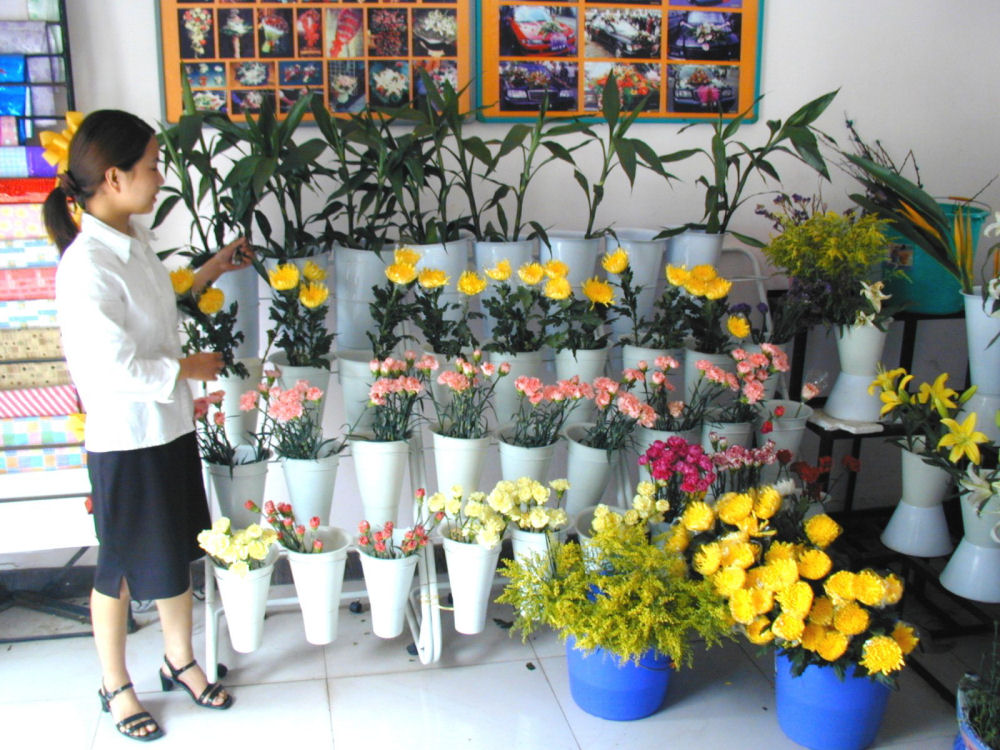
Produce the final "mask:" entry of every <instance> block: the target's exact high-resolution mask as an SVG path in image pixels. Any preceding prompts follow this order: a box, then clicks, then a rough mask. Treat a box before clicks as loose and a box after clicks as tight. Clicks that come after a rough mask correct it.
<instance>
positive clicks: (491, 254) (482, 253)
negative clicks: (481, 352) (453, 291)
mask: <svg viewBox="0 0 1000 750" xmlns="http://www.w3.org/2000/svg"><path fill="white" fill-rule="evenodd" d="M474 252H475V258H476V267H477V268H479V269H480V270H481V269H484V268H494V267H495V266H496V265H497V263H499V262H500V261H503V260H506V261H507V262H508V263H510V267H511V269H512V271H514V272H515V273H516V272H517V269H518V268H520V267H521V266H523V265H524V264H525V263H530V262H531V261H533V260H536V259H537V258H538V238H537V237H536V238H533V239H530V240H518V241H516V242H476V243H475V249H474ZM491 294H493V292H492V290H491V289H490V288H489V287H487V289H486V291H484V292H483V293H482V295H481V297H480V303H481V304H482V299H483V298H485V297H488V296H490V295H491ZM482 311H483V314H484V317H483V324H482V331H483V334H482V336H481V337H480V338H481V340H483V341H485V340H487V339H489V338H490V337H491V336H492V331H493V326H494V324H495V323H496V321H495V320H493V317H492V316H491V315H490V314H489V313H487V312H486V307H485V305H483V306H482Z"/></svg>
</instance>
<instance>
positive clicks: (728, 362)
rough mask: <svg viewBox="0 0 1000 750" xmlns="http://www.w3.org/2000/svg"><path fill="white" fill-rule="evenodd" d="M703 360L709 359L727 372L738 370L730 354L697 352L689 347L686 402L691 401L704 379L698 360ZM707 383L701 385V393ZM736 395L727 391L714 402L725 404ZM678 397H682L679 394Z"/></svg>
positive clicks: (685, 380) (686, 360)
mask: <svg viewBox="0 0 1000 750" xmlns="http://www.w3.org/2000/svg"><path fill="white" fill-rule="evenodd" d="M701 360H708V361H709V362H711V363H712V364H713V365H715V366H716V367H719V368H721V369H722V370H725V371H726V372H731V373H734V374H735V372H736V360H735V359H733V358H732V356H731V355H729V354H709V353H707V352H697V351H694V350H693V349H688V350H686V351H685V352H684V365H683V369H684V391H683V392H684V398H683V400H684V401H685V402H690V401H691V396H692V395H693V394H694V389H695V388H696V387H697V386H698V383H699V382H700V381H701V379H702V371H701V370H699V369H698V362H700V361H701ZM705 388H706V385H704V384H703V385H702V386H701V390H700V393H704V391H705ZM735 397H736V394H734V393H733V394H731V393H729V392H725V393H723V394H722V395H720V396H719V397H718V398H717V399H716V400H715V401H714V403H715V404H716V405H720V406H721V405H723V404H727V403H731V402H732V401H733V399H734V398H735ZM678 398H680V397H679V396H678Z"/></svg>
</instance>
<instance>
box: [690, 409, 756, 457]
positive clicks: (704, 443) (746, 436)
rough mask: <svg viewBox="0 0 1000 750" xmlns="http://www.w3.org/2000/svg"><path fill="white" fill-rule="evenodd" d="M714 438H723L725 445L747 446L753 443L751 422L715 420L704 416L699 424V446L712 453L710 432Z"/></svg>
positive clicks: (713, 450)
mask: <svg viewBox="0 0 1000 750" xmlns="http://www.w3.org/2000/svg"><path fill="white" fill-rule="evenodd" d="M713 433H714V434H715V436H716V439H719V440H725V441H726V446H727V447H732V446H734V445H739V446H742V447H743V448H749V447H751V446H752V445H753V438H754V434H753V422H715V421H712V419H711V418H710V417H706V418H705V421H704V422H702V424H701V447H702V450H704V451H705V452H706V453H714V452H715V448H713V447H712V434H713Z"/></svg>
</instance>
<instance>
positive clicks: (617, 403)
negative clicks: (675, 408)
mask: <svg viewBox="0 0 1000 750" xmlns="http://www.w3.org/2000/svg"><path fill="white" fill-rule="evenodd" d="M644 379H645V373H643V372H642V371H641V370H632V369H627V370H625V371H624V372H623V373H622V379H621V381H616V380H612V379H611V378H605V377H600V378H596V379H595V380H594V383H593V388H594V405H595V407H596V408H597V420H596V421H595V422H594V424H592V425H590V426H589V427H587V428H586V430H585V432H584V434H583V437H582V438H581V440H580V442H581V443H583V444H584V445H587V446H589V447H591V448H601V449H603V450H606V451H608V452H609V453H611V452H612V451H617V450H621V449H622V448H624V447H625V445H626V444H627V443H628V441H629V439H630V438H631V436H632V433H633V431H634V430H635V428H636V427H637V426H639V425H641V426H642V427H652V426H653V425H655V424H656V412H654V411H653V408H652V407H651V406H649V404H644V403H642V402H641V401H640V400H639V398H638V397H637V396H636V395H635V394H634V393H632V392H631V391H632V389H633V388H634V387H635V385H636V383H639V382H640V381H643V380H644Z"/></svg>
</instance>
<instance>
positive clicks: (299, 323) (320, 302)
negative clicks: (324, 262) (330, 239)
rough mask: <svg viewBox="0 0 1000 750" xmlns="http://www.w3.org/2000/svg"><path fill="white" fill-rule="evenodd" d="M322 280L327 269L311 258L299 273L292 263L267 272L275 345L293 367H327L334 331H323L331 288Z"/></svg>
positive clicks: (324, 329) (283, 264) (328, 366)
mask: <svg viewBox="0 0 1000 750" xmlns="http://www.w3.org/2000/svg"><path fill="white" fill-rule="evenodd" d="M325 279H326V271H325V270H323V269H322V268H320V267H319V266H317V265H316V264H315V263H313V262H312V261H311V260H310V261H306V263H305V267H304V269H303V270H302V271H301V272H300V271H299V268H298V266H296V265H295V264H294V263H282V264H279V265H278V266H277V267H275V268H274V269H272V270H271V271H269V272H268V280H269V282H270V284H271V288H272V289H273V290H274V292H275V295H274V297H273V299H272V301H271V309H270V318H271V320H272V321H273V322H274V325H275V331H276V338H275V344H276V345H277V346H278V348H279V349H281V350H282V351H284V352H285V356H286V357H287V363H286V364H289V365H292V366H293V367H319V368H323V369H329V368H330V357H329V355H330V349H331V347H332V345H333V334H332V333H329V332H327V330H326V322H325V321H326V314H327V312H328V310H329V306H328V305H327V304H326V300H327V298H328V297H329V294H330V291H329V289H328V288H327V286H326V284H324V283H323V282H324V280H325Z"/></svg>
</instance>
